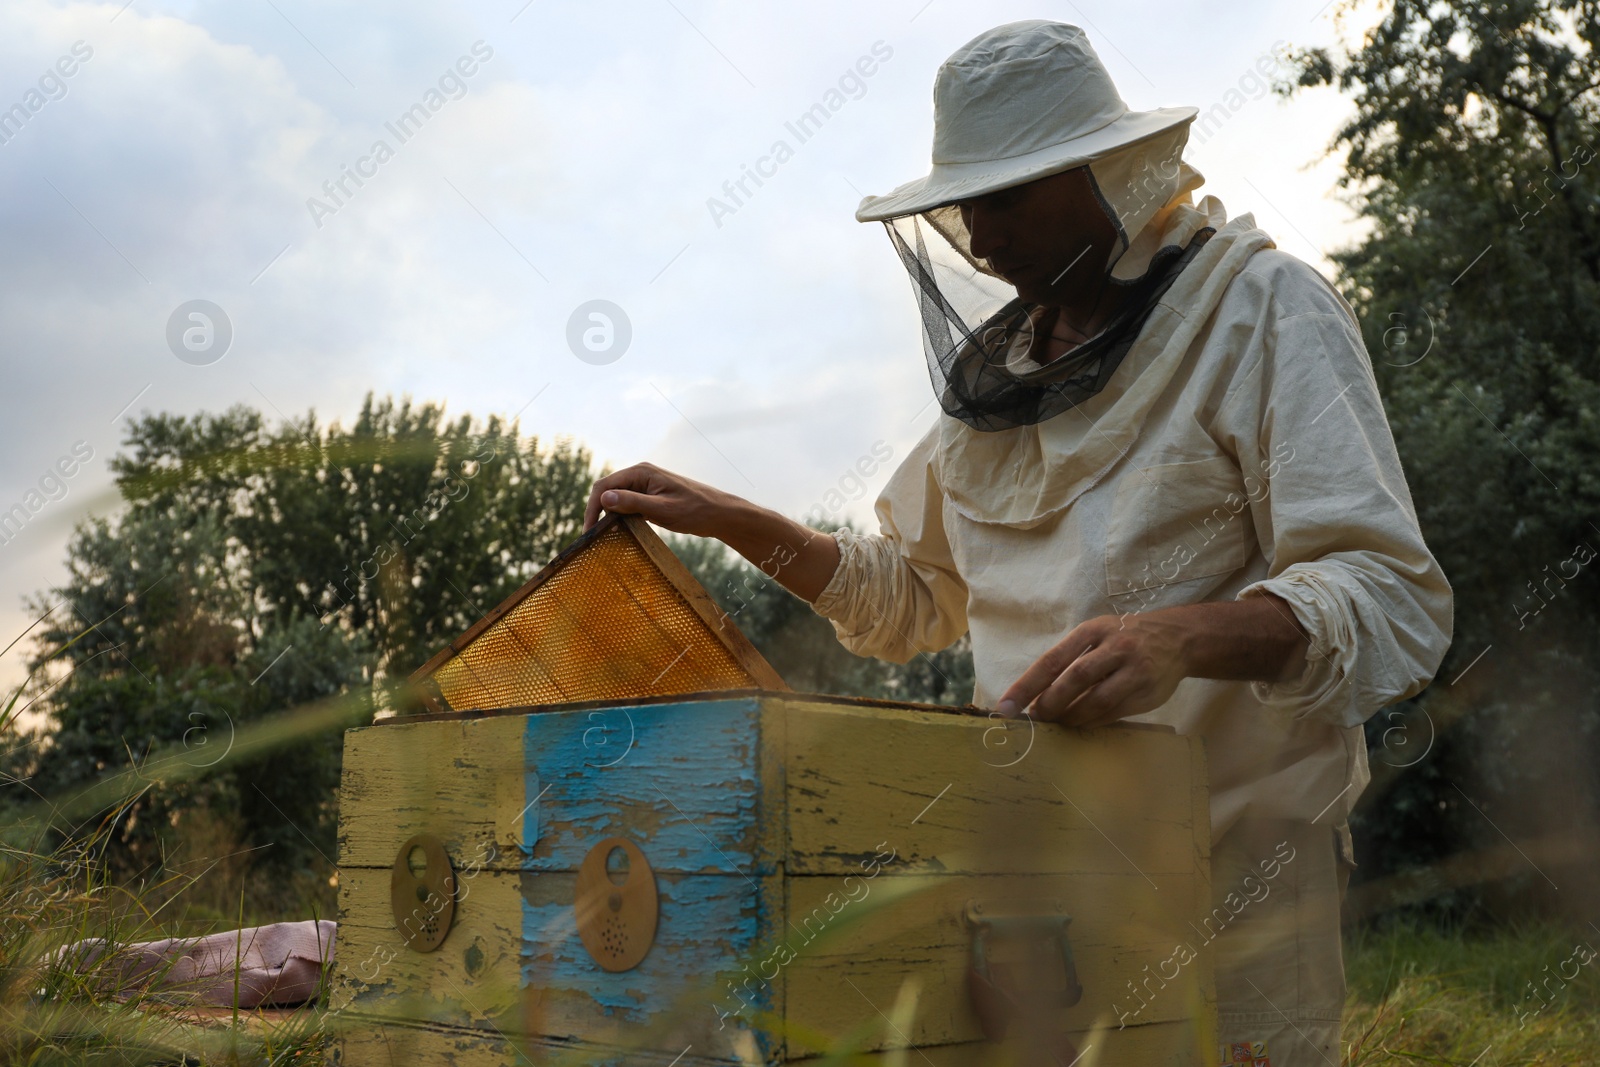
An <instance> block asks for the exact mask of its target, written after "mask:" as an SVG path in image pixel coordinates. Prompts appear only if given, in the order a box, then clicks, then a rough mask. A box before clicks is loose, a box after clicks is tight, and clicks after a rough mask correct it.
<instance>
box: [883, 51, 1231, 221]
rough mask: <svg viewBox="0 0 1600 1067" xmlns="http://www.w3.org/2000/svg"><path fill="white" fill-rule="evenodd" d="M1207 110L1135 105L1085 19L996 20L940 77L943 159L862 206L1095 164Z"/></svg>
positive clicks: (937, 198) (971, 190) (938, 143)
mask: <svg viewBox="0 0 1600 1067" xmlns="http://www.w3.org/2000/svg"><path fill="white" fill-rule="evenodd" d="M1198 114H1199V109H1197V108H1193V107H1167V108H1158V109H1156V110H1154V111H1133V110H1130V109H1129V107H1128V105H1127V104H1126V103H1125V102H1124V101H1123V99H1122V96H1121V94H1120V93H1118V92H1117V87H1116V85H1115V84H1114V83H1113V82H1112V80H1111V75H1110V74H1109V73H1108V72H1107V71H1106V68H1105V64H1103V63H1101V62H1100V57H1099V56H1098V55H1096V54H1095V51H1094V48H1093V47H1091V46H1090V44H1089V38H1088V36H1087V35H1085V34H1084V32H1083V31H1082V30H1081V29H1079V28H1078V27H1076V26H1069V25H1067V24H1066V23H1062V22H1047V21H1043V20H1033V21H1028V22H1012V23H1008V24H1006V25H1004V26H996V27H995V28H994V29H992V30H989V31H988V32H986V33H983V34H980V35H979V36H978V37H975V38H974V39H973V40H971V41H969V42H967V43H966V44H965V45H963V46H962V47H961V48H959V49H958V50H957V51H956V52H955V54H954V55H952V56H951V57H950V58H949V59H947V60H945V62H944V65H943V66H941V67H940V68H939V73H938V76H937V77H936V78H935V79H934V83H933V167H932V170H931V171H930V172H929V173H928V174H927V176H926V177H922V178H918V179H916V180H915V181H910V182H907V183H906V184H904V185H902V186H899V187H898V188H896V189H895V190H894V191H893V192H891V193H888V194H887V195H884V196H869V197H866V198H864V199H863V200H862V201H861V205H860V206H859V207H858V208H856V219H857V220H859V221H861V222H881V221H883V220H885V219H892V218H897V217H899V216H902V215H911V214H915V213H918V212H923V211H927V210H928V209H929V208H934V207H938V206H940V205H941V204H948V203H951V202H953V201H957V200H965V199H967V198H968V197H973V196H981V195H983V194H984V193H991V192H994V191H996V190H998V189H1006V188H1009V187H1011V186H1013V185H1021V184H1023V183H1025V182H1031V181H1034V180H1036V179H1038V178H1044V177H1048V176H1049V175H1051V174H1059V173H1061V172H1062V171H1067V170H1072V169H1073V168H1075V167H1081V166H1085V165H1087V164H1090V163H1093V162H1095V161H1096V160H1099V159H1102V158H1104V157H1105V156H1107V155H1110V154H1112V153H1114V152H1118V151H1120V150H1122V149H1124V148H1128V147H1131V146H1133V145H1136V144H1138V143H1139V142H1141V141H1144V140H1148V139H1150V138H1152V137H1157V136H1159V135H1161V134H1162V133H1165V132H1166V131H1168V130H1171V129H1173V128H1174V127H1177V126H1181V125H1183V124H1185V123H1189V122H1193V121H1194V118H1195V116H1196V115H1198Z"/></svg>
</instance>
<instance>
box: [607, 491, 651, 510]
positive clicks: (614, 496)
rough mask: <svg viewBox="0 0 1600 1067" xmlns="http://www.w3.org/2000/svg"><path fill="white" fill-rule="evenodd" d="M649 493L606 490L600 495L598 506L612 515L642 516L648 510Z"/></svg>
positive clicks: (649, 502) (649, 503)
mask: <svg viewBox="0 0 1600 1067" xmlns="http://www.w3.org/2000/svg"><path fill="white" fill-rule="evenodd" d="M651 503H652V499H651V496H650V494H649V493H635V492H632V491H631V490H628V489H607V490H606V491H605V492H603V493H601V494H600V506H601V507H603V508H605V509H606V510H607V511H609V512H611V513H612V514H614V515H644V514H645V513H646V511H648V510H650V505H651Z"/></svg>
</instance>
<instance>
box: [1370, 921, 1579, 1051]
mask: <svg viewBox="0 0 1600 1067" xmlns="http://www.w3.org/2000/svg"><path fill="white" fill-rule="evenodd" d="M1579 945H1585V946H1595V945H1600V935H1597V934H1595V933H1593V932H1590V933H1589V936H1585V935H1584V934H1582V933H1579V934H1576V935H1575V934H1572V933H1570V932H1565V931H1562V930H1559V929H1557V928H1553V927H1548V926H1531V927H1528V928H1525V929H1521V930H1506V931H1501V932H1498V933H1494V934H1488V935H1476V936H1457V935H1455V934H1452V933H1449V932H1446V931H1441V930H1436V929H1429V928H1425V927H1415V926H1397V927H1393V928H1390V929H1387V930H1383V931H1379V932H1371V931H1360V932H1356V933H1354V934H1352V935H1351V936H1350V937H1349V938H1347V941H1346V947H1345V976H1346V981H1347V983H1348V985H1349V988H1350V998H1349V1000H1348V1001H1347V1003H1346V1007H1345V1023H1344V1040H1345V1045H1346V1048H1347V1053H1346V1056H1347V1060H1346V1063H1347V1065H1348V1067H1377V1065H1381V1064H1402V1063H1403V1064H1409V1065H1415V1064H1441V1065H1450V1067H1468V1065H1474V1067H1557V1065H1559V1067H1574V1065H1582V1064H1600V975H1597V974H1596V972H1597V971H1600V960H1596V961H1595V962H1592V963H1589V964H1587V965H1583V964H1581V963H1580V962H1579V961H1580V960H1582V959H1583V958H1584V955H1587V953H1584V954H1582V955H1576V956H1575V954H1574V948H1575V947H1576V946H1579ZM1561 972H1565V974H1568V975H1572V974H1574V972H1576V975H1575V977H1573V978H1572V979H1571V980H1568V981H1563V979H1562V978H1561V977H1559V976H1558V975H1559V974H1560V973H1561ZM1540 983H1546V985H1545V989H1546V992H1545V993H1544V995H1543V998H1542V999H1541V998H1540V997H1538V996H1535V995H1534V994H1533V992H1532V991H1531V989H1532V987H1534V986H1538V985H1539V984H1540Z"/></svg>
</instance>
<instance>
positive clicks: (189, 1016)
mask: <svg viewBox="0 0 1600 1067" xmlns="http://www.w3.org/2000/svg"><path fill="white" fill-rule="evenodd" d="M98 843H99V842H98V837H95V838H90V839H89V840H88V841H86V842H84V843H82V844H81V845H76V844H75V845H74V846H72V848H71V850H70V851H67V850H62V851H57V852H53V853H41V852H36V851H32V850H30V849H28V848H26V847H19V846H18V845H16V844H15V843H12V844H9V845H6V846H3V847H0V1064H5V1065H11V1064H19V1065H20V1064H26V1065H28V1067H56V1065H63V1067H64V1065H67V1064H73V1065H77V1064H97V1065H98V1064H105V1065H128V1067H133V1065H147V1064H148V1065H156V1064H161V1065H167V1064H172V1065H179V1064H181V1065H184V1067H202V1065H204V1067H210V1065H217V1067H289V1065H291V1064H305V1065H312V1064H319V1065H320V1064H322V1063H324V1062H325V1061H326V1056H325V1052H326V1048H327V1045H328V1042H327V1040H326V1039H325V1037H324V1036H323V1035H322V1033H321V1031H320V1027H319V1023H320V1019H319V1017H318V1014H317V1013H316V1012H315V1011H314V1010H309V1009H308V1010H302V1011H298V1012H292V1013H284V1014H283V1015H282V1016H280V1017H275V1018H272V1019H270V1021H269V1020H268V1019H267V1018H265V1017H263V1016H261V1015H259V1014H257V1013H253V1012H249V1011H239V1010H236V1009H235V1010H231V1011H230V1010H227V1009H224V1010H223V1011H221V1012H216V1011H215V1010H213V1011H211V1012H197V1011H195V1010H193V1009H192V1007H190V1005H189V1004H187V1003H186V1002H185V998H184V996H183V991H182V990H181V989H167V990H162V991H153V990H151V989H150V988H148V987H147V986H145V985H144V984H142V983H137V982H133V981H130V980H129V977H128V975H127V974H126V972H125V969H124V967H123V965H122V963H121V961H120V960H119V958H118V951H117V950H118V949H119V948H120V947H121V946H125V945H128V944H132V943H134V942H137V941H143V940H153V939H155V938H159V937H162V936H169V935H170V933H171V924H169V923H168V922H166V920H167V919H168V918H169V914H164V912H165V909H166V906H167V905H169V904H171V903H172V902H173V901H176V900H180V899H181V897H182V894H183V891H184V890H185V889H186V888H189V887H191V886H192V885H193V884H194V882H195V881H196V880H197V879H196V878H195V877H193V876H189V877H186V876H183V875H174V876H170V877H168V878H167V879H165V880H163V881H162V882H159V883H156V884H154V885H146V886H143V887H141V888H142V890H143V892H133V891H130V890H128V889H126V888H124V887H120V886H117V885H114V884H112V883H111V882H109V881H108V880H107V879H105V877H104V874H103V871H101V870H100V869H99V867H98V865H97V864H96V863H95V847H96V845H97V844H98ZM158 900H159V901H161V902H162V903H161V904H156V903H154V902H155V901H158ZM226 925H228V926H237V925H239V923H238V919H237V918H236V919H235V920H234V921H233V922H230V923H228V924H226ZM85 943H89V944H93V945H94V946H95V948H94V949H90V950H87V951H86V950H85V949H84V948H83V947H82V946H83V945H84V944H85ZM73 946H78V947H77V948H74V947H73Z"/></svg>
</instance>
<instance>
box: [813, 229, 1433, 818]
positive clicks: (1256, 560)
mask: <svg viewBox="0 0 1600 1067" xmlns="http://www.w3.org/2000/svg"><path fill="white" fill-rule="evenodd" d="M1224 218H1225V216H1224V215H1223V214H1222V211H1221V205H1220V204H1217V203H1216V202H1215V201H1214V200H1212V199H1210V198H1207V200H1205V201H1203V202H1202V203H1201V204H1200V205H1199V207H1198V209H1197V208H1195V207H1192V206H1189V205H1187V204H1181V205H1177V207H1176V210H1175V212H1174V215H1173V217H1171V218H1168V219H1164V220H1162V222H1161V225H1163V226H1164V227H1166V228H1168V229H1173V228H1180V227H1181V228H1187V229H1193V228H1194V227H1195V226H1196V225H1197V224H1201V223H1205V222H1209V223H1210V224H1211V225H1213V226H1215V227H1216V228H1217V230H1218V232H1217V234H1216V235H1215V236H1213V237H1212V238H1211V241H1210V242H1209V243H1208V246H1207V248H1206V249H1205V250H1204V251H1203V252H1202V254H1201V255H1200V256H1198V257H1196V259H1195V260H1194V262H1193V263H1191V264H1190V266H1189V267H1188V268H1187V269H1186V270H1185V271H1184V273H1183V274H1182V275H1180V277H1179V279H1178V281H1177V282H1176V283H1175V284H1174V285H1173V286H1172V288H1171V289H1170V290H1169V291H1168V293H1167V295H1166V296H1165V297H1164V298H1163V300H1162V301H1161V305H1160V306H1159V307H1158V309H1157V312H1156V313H1155V314H1153V315H1152V316H1151V318H1150V320H1149V321H1148V322H1147V323H1146V325H1145V327H1144V329H1143V330H1142V331H1141V333H1140V335H1139V340H1138V342H1137V343H1136V344H1135V346H1134V348H1133V349H1132V350H1131V351H1130V352H1129V354H1128V356H1127V357H1126V358H1125V360H1124V361H1123V364H1122V366H1121V367H1120V368H1119V369H1118V371H1117V373H1116V374H1115V375H1113V377H1112V380H1111V382H1110V384H1109V385H1108V386H1107V388H1106V389H1105V390H1104V391H1103V392H1102V393H1100V394H1099V395H1097V396H1095V397H1093V398H1092V399H1091V400H1090V401H1088V402H1086V403H1085V404H1083V405H1080V406H1079V407H1078V408H1076V409H1073V410H1071V411H1068V412H1067V413H1065V414H1063V415H1060V416H1057V417H1056V418H1054V419H1050V420H1047V421H1045V422H1042V423H1040V424H1038V425H1036V426H1024V427H1018V428H1016V429H1013V430H1006V431H1002V432H1000V433H980V432H978V431H975V430H972V429H970V428H968V427H967V426H965V425H964V424H962V423H960V422H958V421H956V420H955V419H952V418H949V417H947V416H941V417H940V420H939V423H938V424H937V425H936V426H935V427H934V428H933V430H932V431H931V432H930V433H929V434H928V435H927V436H926V437H924V438H923V440H922V441H921V442H920V443H919V444H917V446H916V447H915V448H914V449H913V450H912V451H911V453H910V454H909V455H908V456H907V457H906V459H905V461H904V462H903V463H902V464H901V465H900V467H899V469H898V470H896V471H895V473H894V474H893V476H892V477H891V478H890V480H889V482H888V484H887V486H886V487H885V489H884V491H883V494H882V496H881V497H880V498H879V500H878V503H877V514H878V517H879V519H880V522H881V532H880V533H879V534H876V535H873V536H868V537H858V536H856V535H854V534H852V533H850V532H849V531H840V532H839V533H838V534H837V535H836V539H837V541H838V544H839V548H840V552H841V561H840V565H839V568H838V570H837V572H836V573H835V574H834V577H833V579H832V580H831V581H830V583H829V584H828V586H827V587H826V588H825V589H824V590H823V592H822V595H821V596H820V597H819V598H818V599H817V601H816V603H815V605H814V606H815V608H816V610H817V611H818V613H820V614H821V615H823V616H825V617H826V618H828V619H830V620H831V621H832V622H833V624H834V628H835V630H836V631H837V633H838V635H839V638H840V640H841V641H843V643H844V644H845V645H846V647H848V648H849V649H851V650H852V651H853V652H856V653H858V654H860V655H870V656H876V657H879V658H881V659H886V660H891V661H894V662H905V661H907V660H909V659H910V658H911V657H912V656H914V655H916V654H917V653H919V652H932V651H936V650H938V649H941V648H945V647H947V646H948V645H950V644H951V643H952V642H953V641H955V640H956V639H957V638H959V637H960V636H961V635H962V634H963V633H965V632H968V631H969V630H970V632H971V635H972V649H973V656H974V659H975V661H976V673H977V686H976V692H975V693H974V696H973V701H974V703H976V704H978V705H980V706H984V707H992V706H993V703H994V702H995V701H996V700H997V699H998V698H999V696H1000V694H1001V693H1002V692H1003V691H1004V690H1005V689H1006V688H1007V687H1008V686H1010V685H1011V683H1012V682H1014V681H1015V680H1016V679H1017V677H1018V676H1019V675H1021V674H1022V672H1023V671H1024V670H1025V669H1026V668H1027V667H1028V666H1029V665H1030V664H1032V663H1033V662H1034V660H1036V659H1037V658H1038V657H1039V656H1040V655H1042V654H1043V653H1044V652H1045V651H1046V650H1047V649H1049V648H1050V647H1051V646H1052V645H1054V644H1055V643H1056V642H1057V641H1059V640H1060V639H1061V638H1062V637H1063V636H1065V635H1066V633H1067V632H1068V631H1070V630H1071V629H1072V628H1073V627H1074V626H1076V625H1077V624H1079V623H1081V622H1084V621H1085V620H1088V619H1091V618H1094V617H1096V616H1100V615H1108V614H1120V613H1124V612H1135V611H1143V610H1153V609H1157V608H1163V607H1169V606H1172V605H1178V604H1193V603H1197V602H1201V601H1217V600H1232V599H1236V598H1243V597H1248V596H1253V595H1258V594H1261V593H1268V592H1270V593H1274V594H1276V595H1278V596H1280V597H1282V598H1284V600H1286V601H1287V602H1288V603H1289V604H1290V605H1291V606H1292V608H1293V610H1294V612H1295V614H1296V616H1297V617H1298V618H1299V620H1300V622H1301V623H1302V624H1303V625H1304V627H1305V629H1306V631H1307V632H1308V633H1309V634H1310V636H1311V651H1310V653H1309V654H1308V656H1307V664H1306V668H1305V670H1304V672H1303V673H1302V674H1301V675H1300V676H1299V677H1297V678H1294V679H1292V680H1289V681H1286V682H1281V683H1276V684H1267V683H1260V682H1256V683H1251V682H1228V681H1212V680H1206V679H1198V678H1190V679H1186V680H1185V681H1183V682H1182V683H1181V684H1180V685H1179V687H1178V689H1177V692H1176V693H1175V694H1174V695H1173V697H1172V699H1171V700H1169V701H1168V702H1167V703H1166V704H1165V705H1163V706H1162V707H1161V708H1160V709H1158V710H1156V711H1154V712H1151V713H1149V714H1147V715H1143V716H1139V717H1138V718H1137V719H1135V720H1133V721H1144V722H1157V723H1166V724H1169V725H1171V726H1173V727H1175V728H1176V729H1177V730H1178V731H1179V732H1180V733H1192V734H1198V735H1200V736H1201V737H1203V738H1204V739H1205V741H1206V749H1207V757H1208V761H1209V765H1210V778H1211V819H1212V836H1213V839H1217V838H1220V837H1221V836H1222V834H1223V833H1225V832H1226V831H1227V829H1228V828H1229V827H1230V826H1231V825H1232V824H1233V823H1234V822H1235V821H1236V820H1237V819H1238V818H1240V817H1241V816H1243V815H1246V814H1249V815H1252V816H1265V817H1274V818H1289V819H1299V820H1306V821H1316V822H1319V823H1325V824H1331V825H1335V826H1344V825H1345V824H1346V823H1347V821H1348V813H1349V811H1350V809H1351V806H1352V805H1353V804H1354V802H1355V800H1356V798H1357V797H1358V796H1359V795H1360V793H1361V790H1362V788H1363V787H1364V786H1365V785H1366V783H1367V781H1368V778H1369V775H1368V771H1367V758H1366V745H1365V743H1364V740H1363V737H1362V731H1361V723H1362V722H1364V721H1365V720H1366V719H1367V718H1369V717H1370V716H1371V715H1372V714H1373V713H1374V712H1376V711H1378V710H1379V709H1381V708H1383V707H1384V706H1386V705H1388V704H1392V703H1394V702H1395V701H1398V700H1403V699H1405V698H1407V697H1410V696H1414V695H1415V694H1416V693H1418V692H1420V691H1421V690H1422V688H1423V687H1424V686H1426V685H1427V684H1428V682H1429V681H1430V680H1431V679H1432V677H1433V674H1434V672H1435V671H1436V670H1437V669H1438V666H1439V663H1440V661H1441V660H1442V659H1443V657H1444V654H1445V651H1446V649H1447V648H1448V646H1449V643H1450V634H1451V626H1452V618H1451V606H1452V605H1451V593H1450V587H1449V585H1448V583H1447V582H1446V580H1445V577H1444V574H1443V572H1442V571H1441V570H1440V568H1439V565H1438V563H1437V562H1436V561H1435V560H1434V558H1433V556H1432V555H1431V554H1430V553H1429V551H1428V548H1427V546H1426V545H1425V544H1424V543H1423V540H1422V535H1421V532H1420V531H1419V530H1418V527H1417V520H1416V513H1415V510H1414V508H1413V506H1412V503H1411V496H1410V492H1409V490H1408V489H1407V487H1406V481H1405V475H1404V473H1403V472H1402V470H1401V467H1400V461H1399V457H1398V456H1397V455H1396V452H1395V447H1394V441H1393V438H1392V436H1391V434H1390V431H1389V426H1388V422H1387V421H1386V419H1385V417H1384V413H1383V407H1382V404H1381V402H1380V400H1379V397H1378V390H1377V385H1376V382H1375V380H1374V378H1373V374H1372V368H1371V364H1370V362H1369V360H1368V357H1367V353H1366V349H1365V347H1364V345H1363V343H1362V340H1361V336H1360V333H1359V330H1358V328H1357V324H1356V321H1355V316H1354V313H1353V312H1352V311H1351V309H1350V307H1349V305H1348V304H1347V303H1346V302H1345V301H1344V299H1343V298H1342V297H1340V296H1339V294H1338V293H1337V291H1335V290H1334V289H1333V287H1332V286H1331V285H1329V284H1328V282H1327V281H1326V280H1325V279H1324V278H1323V277H1322V276H1321V275H1320V274H1319V273H1317V272H1316V271H1315V270H1314V269H1312V268H1311V267H1310V266H1308V265H1306V264H1305V263H1303V262H1301V261H1300V260H1297V259H1295V258H1294V257H1292V256H1290V255H1287V254H1285V253H1283V252H1279V251H1277V250H1275V249H1273V248H1272V247H1271V241H1270V238H1267V237H1266V235H1265V234H1262V233H1261V231H1259V230H1256V229H1254V222H1253V220H1252V219H1251V217H1250V216H1248V215H1245V216H1242V217H1240V218H1239V219H1235V220H1233V221H1232V222H1229V223H1224ZM1345 840H1346V842H1348V834H1347V832H1346V834H1345Z"/></svg>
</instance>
